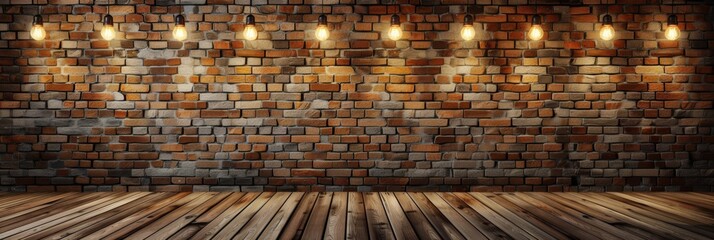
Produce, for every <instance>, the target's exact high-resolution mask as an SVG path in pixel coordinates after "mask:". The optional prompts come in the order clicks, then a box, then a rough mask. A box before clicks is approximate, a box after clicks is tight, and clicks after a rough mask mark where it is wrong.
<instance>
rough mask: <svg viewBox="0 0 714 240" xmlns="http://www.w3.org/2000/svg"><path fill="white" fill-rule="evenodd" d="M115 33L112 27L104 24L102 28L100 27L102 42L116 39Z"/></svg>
mask: <svg viewBox="0 0 714 240" xmlns="http://www.w3.org/2000/svg"><path fill="white" fill-rule="evenodd" d="M116 35H117V32H116V30H114V25H108V24H105V25H104V27H102V38H104V40H107V41H110V40H112V39H114V37H116Z"/></svg>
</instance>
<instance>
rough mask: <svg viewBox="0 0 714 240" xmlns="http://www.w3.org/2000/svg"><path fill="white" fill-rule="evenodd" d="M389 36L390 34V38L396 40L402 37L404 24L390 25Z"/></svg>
mask: <svg viewBox="0 0 714 240" xmlns="http://www.w3.org/2000/svg"><path fill="white" fill-rule="evenodd" d="M387 36H389V39H392V40H394V41H397V40H399V39H402V26H399V25H392V26H391V27H389V31H388V32H387Z"/></svg>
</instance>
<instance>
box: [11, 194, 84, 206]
mask: <svg viewBox="0 0 714 240" xmlns="http://www.w3.org/2000/svg"><path fill="white" fill-rule="evenodd" d="M51 195H52V194H50V193H28V194H18V195H15V196H9V197H4V198H3V199H2V200H3V201H2V202H0V210H5V209H11V208H14V207H17V206H20V205H23V204H26V203H31V202H33V201H35V200H36V199H42V198H45V197H47V196H51ZM73 195H79V193H73Z"/></svg>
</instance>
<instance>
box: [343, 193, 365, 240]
mask: <svg viewBox="0 0 714 240" xmlns="http://www.w3.org/2000/svg"><path fill="white" fill-rule="evenodd" d="M346 238H347V239H351V240H355V239H358V240H366V239H369V230H368V229H367V216H366V213H365V210H364V199H363V198H362V193H356V192H350V193H349V199H348V201H347V236H346Z"/></svg>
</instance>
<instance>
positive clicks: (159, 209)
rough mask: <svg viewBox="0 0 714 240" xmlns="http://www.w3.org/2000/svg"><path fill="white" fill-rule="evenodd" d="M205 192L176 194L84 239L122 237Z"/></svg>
mask: <svg viewBox="0 0 714 240" xmlns="http://www.w3.org/2000/svg"><path fill="white" fill-rule="evenodd" d="M203 194H204V193H191V194H185V195H183V194H182V195H176V196H174V197H172V198H169V199H166V200H164V201H161V202H158V203H156V204H154V205H152V206H151V207H149V208H147V209H146V210H145V211H140V212H137V213H135V214H132V215H131V216H129V217H127V218H124V219H122V220H120V221H119V222H116V223H114V224H112V225H109V226H107V227H105V228H102V229H100V230H99V231H97V232H94V233H92V234H89V235H87V236H85V237H83V238H82V239H100V238H107V239H120V238H123V237H124V236H126V235H129V234H131V233H132V232H134V231H136V230H138V229H139V228H141V227H143V226H144V225H147V224H150V223H151V222H153V221H155V220H157V219H159V218H161V216H164V215H165V214H167V213H169V212H171V211H173V210H174V209H177V208H179V207H181V206H182V205H184V204H186V203H188V202H190V201H192V200H194V199H196V198H197V197H199V196H202V195H203Z"/></svg>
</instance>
